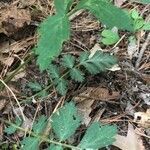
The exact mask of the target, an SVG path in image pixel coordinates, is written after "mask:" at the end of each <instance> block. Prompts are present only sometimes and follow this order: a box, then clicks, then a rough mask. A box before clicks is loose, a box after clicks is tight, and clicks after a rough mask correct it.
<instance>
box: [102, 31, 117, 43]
mask: <svg viewBox="0 0 150 150" xmlns="http://www.w3.org/2000/svg"><path fill="white" fill-rule="evenodd" d="M101 36H102V37H103V38H102V41H101V42H102V43H103V44H105V45H112V44H115V43H117V42H118V40H119V35H118V33H116V32H113V31H112V30H103V31H102V33H101Z"/></svg>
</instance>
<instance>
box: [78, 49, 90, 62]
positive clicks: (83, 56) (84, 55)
mask: <svg viewBox="0 0 150 150" xmlns="http://www.w3.org/2000/svg"><path fill="white" fill-rule="evenodd" d="M89 55H90V53H89V52H87V51H86V52H82V53H81V54H80V57H79V61H80V63H83V62H85V61H86V60H88V59H89Z"/></svg>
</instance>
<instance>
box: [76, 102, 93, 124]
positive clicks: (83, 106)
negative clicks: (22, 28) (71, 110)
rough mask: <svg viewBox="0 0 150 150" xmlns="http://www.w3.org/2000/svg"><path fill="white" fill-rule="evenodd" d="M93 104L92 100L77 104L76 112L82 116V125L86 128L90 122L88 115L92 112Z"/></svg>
mask: <svg viewBox="0 0 150 150" xmlns="http://www.w3.org/2000/svg"><path fill="white" fill-rule="evenodd" d="M93 102H94V100H86V101H82V102H81V103H78V104H77V109H78V112H79V114H80V115H81V116H82V123H83V124H85V125H86V126H88V125H89V123H90V121H91V117H90V116H89V115H90V113H91V111H92V108H91V106H92V104H93Z"/></svg>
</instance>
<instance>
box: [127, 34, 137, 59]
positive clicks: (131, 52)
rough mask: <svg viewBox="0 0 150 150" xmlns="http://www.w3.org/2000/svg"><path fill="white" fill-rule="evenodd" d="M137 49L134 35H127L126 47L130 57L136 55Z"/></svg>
mask: <svg viewBox="0 0 150 150" xmlns="http://www.w3.org/2000/svg"><path fill="white" fill-rule="evenodd" d="M137 51H138V47H137V41H136V39H135V37H133V36H131V37H129V44H128V47H127V52H128V55H129V57H130V59H132V58H133V56H135V57H136V55H137V54H138V52H137Z"/></svg>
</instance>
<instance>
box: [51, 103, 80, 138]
mask: <svg viewBox="0 0 150 150" xmlns="http://www.w3.org/2000/svg"><path fill="white" fill-rule="evenodd" d="M51 120H52V121H51V125H52V129H53V130H54V133H55V134H56V136H57V138H59V140H60V141H64V140H66V139H68V138H69V137H70V136H71V135H73V134H74V133H75V131H76V129H77V128H78V127H79V125H80V117H79V116H78V114H77V109H76V107H75V105H74V103H72V102H70V103H67V104H66V105H65V106H64V107H62V108H60V109H59V110H58V111H57V112H56V113H54V114H53V115H52V117H51Z"/></svg>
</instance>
